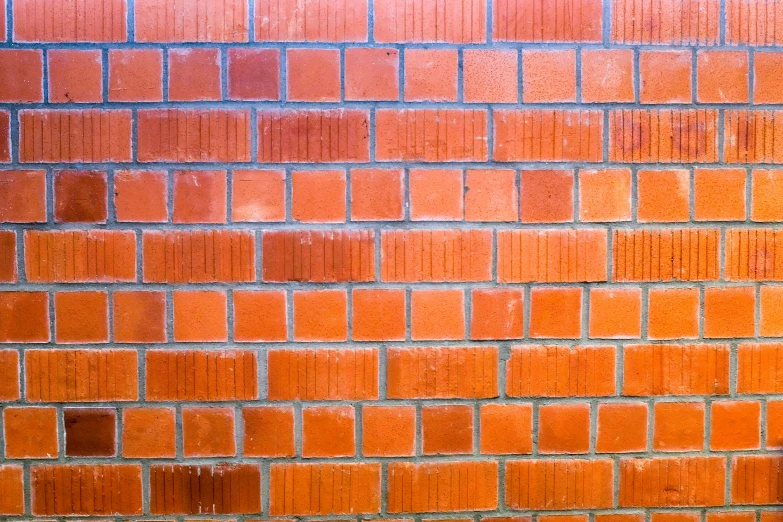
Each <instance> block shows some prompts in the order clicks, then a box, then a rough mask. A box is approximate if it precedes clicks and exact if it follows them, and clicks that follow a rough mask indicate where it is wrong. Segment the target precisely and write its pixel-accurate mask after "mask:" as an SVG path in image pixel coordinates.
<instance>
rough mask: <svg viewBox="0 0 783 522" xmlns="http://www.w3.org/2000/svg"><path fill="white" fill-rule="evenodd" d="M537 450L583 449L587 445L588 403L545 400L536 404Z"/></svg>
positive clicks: (559, 451)
mask: <svg viewBox="0 0 783 522" xmlns="http://www.w3.org/2000/svg"><path fill="white" fill-rule="evenodd" d="M538 423H539V424H538V451H539V453H568V454H575V453H587V452H588V451H589V449H590V405H589V404H584V403H575V404H547V405H543V406H539V408H538Z"/></svg>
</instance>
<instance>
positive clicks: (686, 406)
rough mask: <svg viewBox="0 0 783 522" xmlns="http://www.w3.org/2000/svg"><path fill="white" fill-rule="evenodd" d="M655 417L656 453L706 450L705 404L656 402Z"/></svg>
mask: <svg viewBox="0 0 783 522" xmlns="http://www.w3.org/2000/svg"><path fill="white" fill-rule="evenodd" d="M653 417H654V422H653V449H654V450H655V451H701V450H702V449H704V403H703V402H656V403H655V410H654V414H653Z"/></svg>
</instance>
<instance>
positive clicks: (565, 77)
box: [522, 50, 576, 103]
mask: <svg viewBox="0 0 783 522" xmlns="http://www.w3.org/2000/svg"><path fill="white" fill-rule="evenodd" d="M522 79H523V82H522V101H523V102H524V103H548V102H569V101H571V102H573V101H576V51H573V50H561V51H540V50H525V51H522Z"/></svg>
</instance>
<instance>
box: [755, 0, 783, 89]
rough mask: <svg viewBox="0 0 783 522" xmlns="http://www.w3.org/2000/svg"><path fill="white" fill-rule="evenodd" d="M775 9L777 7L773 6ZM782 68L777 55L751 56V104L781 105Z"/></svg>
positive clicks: (756, 54)
mask: <svg viewBox="0 0 783 522" xmlns="http://www.w3.org/2000/svg"><path fill="white" fill-rule="evenodd" d="M775 7H777V6H775ZM781 67H783V62H781V59H780V56H779V55H777V53H767V52H759V53H754V55H753V103H781V102H783V92H782V91H781V90H780V87H779V86H780V82H781V81H783V75H781V73H780V68H781Z"/></svg>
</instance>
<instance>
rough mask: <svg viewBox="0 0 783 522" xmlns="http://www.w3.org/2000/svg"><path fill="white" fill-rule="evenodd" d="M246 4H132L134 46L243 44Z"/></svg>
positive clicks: (172, 0) (157, 0)
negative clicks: (140, 44) (180, 43)
mask: <svg viewBox="0 0 783 522" xmlns="http://www.w3.org/2000/svg"><path fill="white" fill-rule="evenodd" d="M247 2H248V0H221V1H220V2H204V3H203V4H202V3H200V2H198V1H197V2H178V1H177V0H135V2H134V5H135V9H134V22H135V31H136V32H135V35H136V36H135V38H136V41H137V42H247V28H248V18H249V9H248V5H247Z"/></svg>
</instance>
